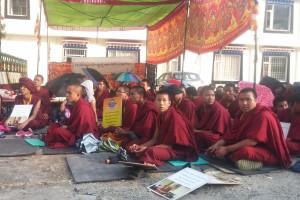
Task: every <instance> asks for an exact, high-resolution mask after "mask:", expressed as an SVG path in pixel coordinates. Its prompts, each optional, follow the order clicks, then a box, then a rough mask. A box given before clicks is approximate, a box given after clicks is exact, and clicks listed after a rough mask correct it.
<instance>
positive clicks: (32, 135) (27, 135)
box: [24, 131, 34, 138]
mask: <svg viewBox="0 0 300 200" xmlns="http://www.w3.org/2000/svg"><path fill="white" fill-rule="evenodd" d="M24 137H25V138H33V137H34V133H33V132H31V131H26V132H25V134H24Z"/></svg>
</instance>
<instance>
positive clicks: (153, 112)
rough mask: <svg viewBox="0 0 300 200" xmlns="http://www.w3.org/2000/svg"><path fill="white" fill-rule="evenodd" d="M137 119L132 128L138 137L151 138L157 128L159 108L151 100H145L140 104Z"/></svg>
mask: <svg viewBox="0 0 300 200" xmlns="http://www.w3.org/2000/svg"><path fill="white" fill-rule="evenodd" d="M136 113H137V114H136V119H135V122H134V124H133V125H132V128H131V130H132V131H133V132H134V133H135V134H136V135H137V136H138V137H141V138H142V137H145V138H148V139H151V138H152V137H153V134H154V132H155V129H156V119H157V114H158V111H157V108H156V106H155V104H154V103H153V102H151V101H148V100H145V101H144V103H143V104H142V105H138V108H137V112H136Z"/></svg>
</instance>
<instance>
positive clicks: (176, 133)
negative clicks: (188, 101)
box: [139, 107, 198, 166]
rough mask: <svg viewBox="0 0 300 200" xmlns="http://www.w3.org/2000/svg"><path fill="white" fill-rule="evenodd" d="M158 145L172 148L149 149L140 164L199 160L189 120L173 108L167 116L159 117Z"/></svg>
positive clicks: (153, 147) (155, 147) (141, 158)
mask: <svg viewBox="0 0 300 200" xmlns="http://www.w3.org/2000/svg"><path fill="white" fill-rule="evenodd" d="M157 128H158V130H159V136H158V142H157V145H160V144H164V145H169V146H171V148H167V147H166V148H165V147H157V146H152V147H148V148H147V149H146V150H145V152H144V153H143V154H142V156H141V157H140V159H139V161H140V162H147V163H152V164H155V165H158V166H159V165H162V164H163V163H164V162H165V161H168V160H183V161H195V160H197V158H198V150H197V145H196V143H195V138H194V133H193V128H192V126H191V125H190V123H189V122H188V121H187V119H186V118H185V117H184V116H182V113H181V112H178V111H177V110H176V109H174V108H173V107H170V108H169V109H168V111H167V112H166V113H165V115H164V116H163V115H159V117H158V122H157Z"/></svg>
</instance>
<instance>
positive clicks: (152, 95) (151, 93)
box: [140, 79, 155, 102]
mask: <svg viewBox="0 0 300 200" xmlns="http://www.w3.org/2000/svg"><path fill="white" fill-rule="evenodd" d="M140 86H142V87H143V88H144V89H145V90H146V99H147V100H148V101H152V102H154V100H155V92H154V91H153V90H151V88H150V83H149V81H148V79H143V80H141V82H140Z"/></svg>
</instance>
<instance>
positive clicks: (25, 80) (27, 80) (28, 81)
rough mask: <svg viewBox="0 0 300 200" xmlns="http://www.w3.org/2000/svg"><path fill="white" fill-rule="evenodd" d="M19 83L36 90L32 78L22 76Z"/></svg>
mask: <svg viewBox="0 0 300 200" xmlns="http://www.w3.org/2000/svg"><path fill="white" fill-rule="evenodd" d="M19 83H20V86H21V85H24V86H25V87H26V88H27V89H28V90H30V92H34V91H35V86H34V82H33V81H32V80H31V79H30V78H27V77H22V78H20V79H19Z"/></svg>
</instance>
